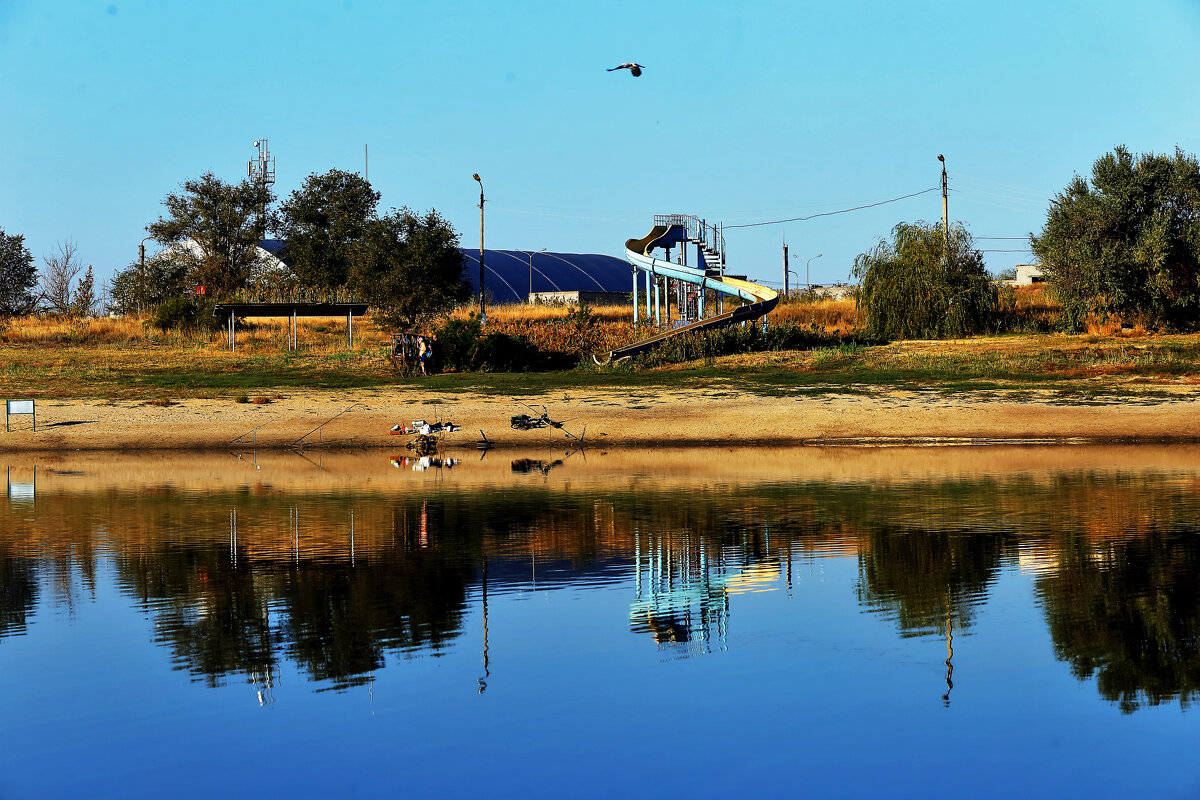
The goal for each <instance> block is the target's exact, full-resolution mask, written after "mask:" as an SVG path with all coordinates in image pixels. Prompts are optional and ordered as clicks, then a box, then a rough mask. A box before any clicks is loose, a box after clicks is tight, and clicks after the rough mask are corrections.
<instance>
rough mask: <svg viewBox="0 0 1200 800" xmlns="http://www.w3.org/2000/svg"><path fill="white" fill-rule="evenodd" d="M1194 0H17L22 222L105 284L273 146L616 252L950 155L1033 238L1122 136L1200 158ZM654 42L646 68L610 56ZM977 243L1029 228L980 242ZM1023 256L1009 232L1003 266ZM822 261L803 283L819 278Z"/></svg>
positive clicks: (10, 54) (12, 101) (929, 176)
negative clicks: (75, 249)
mask: <svg viewBox="0 0 1200 800" xmlns="http://www.w3.org/2000/svg"><path fill="white" fill-rule="evenodd" d="M1198 44H1200V3H1198V2H1196V0H1190V1H1189V0H1145V2H1141V3H1137V4H1131V3H1116V2H1107V0H1089V1H1088V2H1049V3H1047V2H1045V0H1041V1H1039V2H1033V1H1032V0H1013V1H1012V2H1008V3H946V2H902V1H900V0H893V2H876V1H875V0H869V1H868V0H857V1H855V0H849V1H848V2H834V3H829V2H821V3H810V2H737V3H729V2H725V3H716V2H690V3H653V2H644V1H643V2H605V3H592V4H587V3H563V2H561V1H559V2H544V3H543V2H537V3H534V2H507V3H499V2H491V3H487V2H453V1H449V0H448V1H445V2H420V3H418V2H373V1H370V0H351V1H349V2H342V0H337V2H302V1H300V2H287V3H284V2H258V3H256V2H224V0H208V1H207V2H204V3H184V2H174V1H171V0H115V1H114V2H103V0H101V2H85V1H83V0H76V1H75V2H72V1H71V0H63V1H62V2H47V1H46V0H41V1H40V2H25V1H24V0H0V108H3V110H4V114H3V124H2V125H0V228H3V229H4V230H5V231H6V232H7V233H10V234H12V233H21V234H24V235H25V237H26V243H27V245H28V246H29V248H30V250H31V251H32V252H33V253H34V255H35V256H36V257H38V259H39V263H40V257H41V256H42V255H43V254H45V253H48V252H49V251H50V249H51V248H52V247H53V246H54V244H55V243H56V242H58V241H60V240H62V239H65V238H70V239H72V240H75V241H76V242H77V243H78V245H79V249H80V253H81V255H82V257H83V259H84V261H85V262H86V263H91V264H94V265H95V268H96V273H97V275H98V276H100V277H108V276H109V275H111V274H112V272H113V270H114V269H117V268H120V267H123V266H124V265H126V264H128V263H130V262H131V261H133V260H135V259H136V256H137V245H138V243H139V241H140V240H141V238H142V237H143V236H144V235H145V233H144V228H145V226H146V224H147V223H149V222H151V221H153V220H154V219H155V218H157V216H158V214H159V213H160V211H161V209H162V205H161V202H162V198H163V197H164V196H165V195H166V194H167V193H168V192H171V191H174V190H176V189H177V188H178V187H179V185H180V184H181V183H182V182H183V181H185V180H187V179H190V178H194V177H197V176H199V175H200V174H201V173H203V172H205V171H208V170H211V171H213V172H214V173H215V174H217V175H218V176H219V177H221V178H224V179H226V180H231V181H233V180H240V179H241V178H242V177H244V175H245V170H246V162H247V161H248V160H249V159H250V158H251V157H252V156H253V155H254V148H253V147H252V145H251V143H252V142H253V141H254V140H255V139H258V138H260V137H267V138H268V139H269V140H270V143H271V150H272V153H273V154H274V155H275V156H276V158H277V165H278V182H277V185H276V189H277V191H278V193H279V194H280V195H281V196H285V195H286V194H288V193H289V192H291V191H292V190H293V189H295V188H296V187H298V186H299V184H300V183H301V181H302V180H303V179H304V177H305V176H306V175H308V174H310V173H313V172H324V171H326V170H328V169H331V168H335V167H336V168H340V169H346V170H361V169H362V168H363V145H364V144H369V146H370V179H371V182H372V183H373V184H374V185H375V187H376V188H377V189H378V190H379V191H380V192H382V194H383V200H382V205H383V206H384V207H385V208H387V207H392V206H402V205H407V206H409V207H412V208H415V209H421V210H424V209H428V208H436V209H437V210H438V211H439V212H441V213H442V214H443V215H444V216H446V217H447V218H448V219H449V220H450V221H451V222H452V223H453V224H454V225H455V226H456V227H457V229H458V230H459V231H460V233H461V234H462V239H463V243H464V245H468V246H474V245H477V244H478V238H477V237H478V210H477V208H476V203H477V201H478V190H477V186H476V184H475V182H474V181H473V180H472V179H471V174H472V173H473V172H478V173H480V175H481V176H482V177H483V180H484V186H485V189H486V191H487V196H488V203H487V244H488V246H489V247H496V248H524V249H535V250H536V249H539V248H542V247H546V248H549V249H551V250H555V251H570V252H598V253H609V254H612V255H618V256H620V255H622V254H623V243H624V241H625V239H626V238H629V237H633V236H641V235H643V234H645V232H646V231H647V230H649V227H650V223H651V218H652V216H653V215H654V214H665V213H691V214H696V215H699V216H702V217H705V218H706V219H708V220H710V221H718V220H723V221H725V222H726V223H727V224H731V225H732V224H738V223H746V222H756V221H763V220H773V219H780V218H786V217H795V216H802V215H807V214H812V213H817V212H822V211H831V210H836V209H840V208H845V207H849V206H856V205H861V204H865V203H871V202H876V201H880V200H885V199H888V198H891V197H896V196H899V195H904V194H909V193H912V192H915V191H920V190H922V189H927V188H932V187H935V186H937V185H938V182H939V175H940V172H939V169H940V167H939V164H938V162H937V160H936V157H937V154H938V153H944V154H945V155H946V160H947V165H948V167H949V174H950V186H951V196H950V215H951V218H952V219H953V220H962V221H963V222H964V223H965V224H966V225H967V227H968V229H969V230H970V231H971V232H972V233H973V234H975V235H976V236H996V237H1000V236H1024V235H1026V234H1028V233H1029V232H1030V231H1037V230H1038V229H1039V228H1040V227H1041V224H1042V222H1043V221H1044V218H1045V210H1046V206H1047V202H1048V200H1049V198H1050V197H1051V196H1052V195H1053V194H1054V193H1055V192H1057V191H1059V190H1061V189H1062V188H1063V187H1064V186H1065V185H1066V183H1067V181H1068V180H1069V179H1070V178H1071V176H1072V175H1073V174H1074V173H1076V172H1078V173H1081V174H1087V172H1088V171H1089V170H1090V168H1091V164H1092V162H1093V161H1094V160H1095V159H1096V158H1097V157H1098V156H1099V155H1101V154H1102V153H1104V152H1105V151H1107V150H1110V149H1111V148H1112V147H1113V146H1114V145H1117V144H1125V145H1127V146H1128V147H1129V148H1130V149H1131V150H1133V151H1135V152H1144V151H1155V152H1163V151H1167V152H1169V151H1171V150H1173V148H1175V147H1176V146H1177V145H1178V146H1180V147H1182V148H1183V149H1184V150H1186V151H1188V152H1196V151H1197V150H1198V149H1200V147H1198V144H1197V141H1196V139H1197V131H1198V130H1200V119H1198V117H1200V103H1197V97H1196V94H1197V89H1196V76H1197V75H1200V63H1198V62H1200V47H1198V46H1197V45H1198ZM626 60H635V61H638V62H640V63H642V64H644V65H646V71H645V74H644V75H642V77H640V78H636V79H635V78H633V77H631V76H630V75H629V73H628V72H627V71H620V72H613V73H608V72H606V71H605V69H606V68H607V67H611V66H614V65H616V64H618V63H620V62H621V61H626ZM940 215H941V200H940V196H939V195H938V194H937V193H930V194H926V195H922V196H921V197H919V198H914V199H912V200H907V201H903V202H900V203H895V204H892V205H887V206H882V207H879V208H875V209H871V210H868V211H862V212H856V213H852V214H844V215H840V216H834V217H825V218H821V219H818V220H813V221H810V222H801V223H791V224H787V225H773V226H764V227H757V228H745V229H738V230H731V231H730V232H729V234H728V243H729V264H730V267H731V271H734V272H745V273H748V274H749V275H750V276H751V277H756V278H759V279H763V280H768V281H775V282H778V281H780V280H781V267H780V260H781V259H780V250H781V243H782V241H783V239H784V238H785V237H786V239H787V241H788V243H789V246H790V248H791V252H792V266H793V269H795V268H797V267H798V268H799V270H800V271H801V273H802V272H803V269H804V261H805V259H807V258H808V257H810V256H813V255H816V254H817V253H822V254H823V258H820V259H817V260H815V261H813V262H812V272H813V281H814V282H818V283H820V282H833V281H837V280H844V279H846V277H847V276H848V274H849V270H850V267H851V265H852V263H853V260H854V257H855V256H856V255H857V254H859V253H861V252H863V251H865V250H867V249H869V248H870V247H871V246H872V245H873V244H874V243H875V242H876V241H877V240H878V239H879V238H880V237H883V236H886V235H887V234H888V232H889V230H890V229H891V227H892V226H893V225H894V224H895V223H896V222H898V221H901V220H904V221H914V220H918V219H925V220H931V221H932V220H936V219H938V218H940ZM977 244H978V246H980V247H981V248H982V249H988V250H990V249H997V250H998V249H1008V248H1021V247H1026V246H1027V244H1026V243H1025V242H1022V241H1003V240H982V239H981V240H980V241H978V243H977ZM1028 258H1029V256H1028V255H1027V254H1024V253H987V259H988V265H989V268H991V269H992V270H994V271H995V270H999V269H1002V268H1004V267H1007V266H1011V265H1012V264H1016V263H1021V262H1024V261H1026V260H1028ZM801 280H803V275H801Z"/></svg>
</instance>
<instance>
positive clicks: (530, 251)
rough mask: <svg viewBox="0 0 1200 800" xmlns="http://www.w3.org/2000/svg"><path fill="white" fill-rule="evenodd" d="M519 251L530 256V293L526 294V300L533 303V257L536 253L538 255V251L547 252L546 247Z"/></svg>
mask: <svg viewBox="0 0 1200 800" xmlns="http://www.w3.org/2000/svg"><path fill="white" fill-rule="evenodd" d="M517 252H518V253H524V254H525V255H527V256H529V294H527V295H525V302H526V303H532V302H533V257H534V256H535V255H537V254H538V253H544V252H546V248H544V247H543V248H542V249H541V250H518V251H517Z"/></svg>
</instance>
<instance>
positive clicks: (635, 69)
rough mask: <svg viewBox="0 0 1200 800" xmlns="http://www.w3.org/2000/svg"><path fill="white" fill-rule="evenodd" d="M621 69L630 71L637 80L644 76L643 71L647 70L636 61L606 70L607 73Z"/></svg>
mask: <svg viewBox="0 0 1200 800" xmlns="http://www.w3.org/2000/svg"><path fill="white" fill-rule="evenodd" d="M619 69H627V70H629V73H630V74H631V75H633V77H635V78H636V77H638V76H639V75H641V74H642V70H643V69H645V67H643V66H642V65H641V64H638V63H636V62H634V61H626V62H625V63H624V64H618V65H617V66H615V67H613V68H612V69H610V70H606V72H616V71H617V70H619Z"/></svg>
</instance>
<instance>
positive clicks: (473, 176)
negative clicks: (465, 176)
mask: <svg viewBox="0 0 1200 800" xmlns="http://www.w3.org/2000/svg"><path fill="white" fill-rule="evenodd" d="M471 177H472V178H474V179H475V180H477V181H479V173H478V172H476V173H475V174H474V175H472V176H471ZM479 182H480V183H483V181H479Z"/></svg>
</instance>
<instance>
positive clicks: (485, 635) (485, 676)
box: [476, 554, 492, 694]
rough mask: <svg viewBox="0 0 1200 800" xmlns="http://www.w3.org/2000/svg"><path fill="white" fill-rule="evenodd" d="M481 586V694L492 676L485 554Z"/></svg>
mask: <svg viewBox="0 0 1200 800" xmlns="http://www.w3.org/2000/svg"><path fill="white" fill-rule="evenodd" d="M481 584H482V587H483V677H482V678H480V679H479V680H478V681H476V683H478V684H479V693H480V694H483V693H484V692H486V691H487V679H488V678H490V677H492V671H491V670H490V669H489V668H488V607H487V555H486V554H485V555H484V556H483V578H482V580H481Z"/></svg>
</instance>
